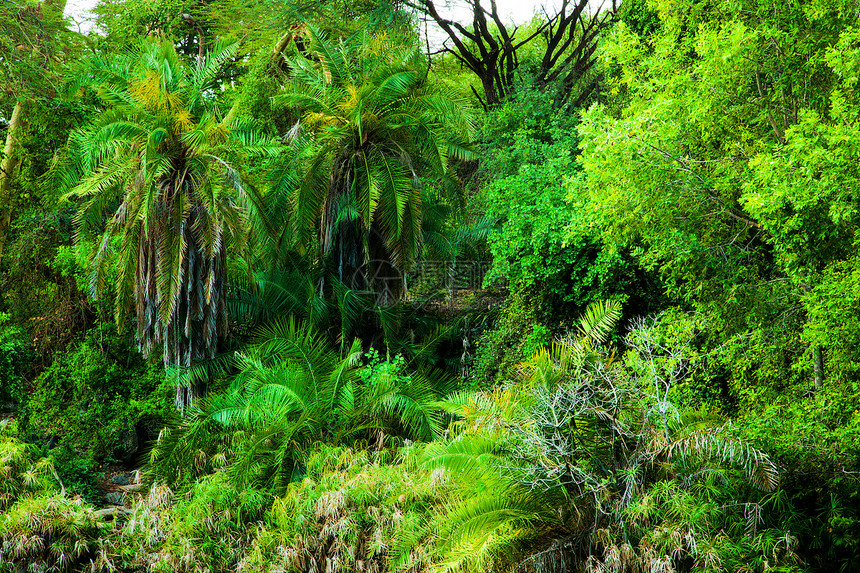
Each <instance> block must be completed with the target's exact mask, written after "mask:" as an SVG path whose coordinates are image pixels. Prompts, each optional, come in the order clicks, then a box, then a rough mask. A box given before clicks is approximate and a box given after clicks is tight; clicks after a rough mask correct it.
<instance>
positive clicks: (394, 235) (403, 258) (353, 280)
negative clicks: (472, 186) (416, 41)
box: [276, 27, 473, 295]
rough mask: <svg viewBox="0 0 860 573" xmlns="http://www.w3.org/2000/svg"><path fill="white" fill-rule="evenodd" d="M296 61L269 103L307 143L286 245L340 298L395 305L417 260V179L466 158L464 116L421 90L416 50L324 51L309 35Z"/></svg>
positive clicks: (355, 43)
mask: <svg viewBox="0 0 860 573" xmlns="http://www.w3.org/2000/svg"><path fill="white" fill-rule="evenodd" d="M309 31H310V35H311V37H310V42H309V45H308V47H307V50H306V51H305V55H300V56H297V57H293V58H289V59H288V60H287V64H288V65H289V67H290V69H291V71H292V78H291V80H290V82H289V83H288V84H287V85H286V86H285V88H284V91H283V93H281V94H280V95H279V96H276V101H277V102H278V103H279V104H281V105H284V106H287V107H289V108H292V109H293V110H295V111H297V112H299V113H300V114H301V119H300V121H299V122H298V124H297V125H296V129H295V131H294V132H293V133H297V134H299V135H306V136H307V137H308V138H309V139H310V146H311V152H310V154H309V159H308V162H307V166H306V168H305V175H304V177H303V178H302V180H301V181H300V182H299V185H298V187H297V189H296V191H295V194H294V196H293V198H292V200H291V204H292V208H293V213H294V214H293V220H294V225H295V230H294V232H295V236H297V237H298V238H299V243H300V244H301V245H303V246H304V248H305V249H307V250H308V251H309V252H318V253H319V255H320V257H321V258H322V260H324V261H325V262H326V263H327V264H328V265H329V268H330V269H331V270H332V272H333V273H334V274H335V275H336V276H337V278H338V280H339V281H341V282H343V283H346V284H347V285H348V286H349V287H350V288H372V289H374V290H377V291H381V292H389V290H391V291H392V292H391V294H394V295H396V293H397V292H399V290H400V285H399V281H400V279H401V277H402V273H403V272H404V271H405V270H406V269H407V268H408V266H409V265H410V263H411V261H412V260H413V259H414V258H415V257H416V256H418V255H419V253H420V249H419V247H420V244H421V217H422V199H421V189H420V184H421V179H420V177H421V176H428V177H434V176H435V177H438V176H443V175H444V174H445V172H446V168H447V164H448V161H449V159H452V158H457V159H462V158H471V157H473V153H472V152H471V151H470V150H469V148H468V147H466V144H465V141H468V139H469V138H470V136H471V133H472V126H471V122H470V116H469V110H468V108H467V107H466V105H465V104H464V103H463V102H460V101H456V100H454V99H451V98H449V97H446V95H445V94H441V93H438V92H436V91H434V90H433V89H432V88H431V87H430V86H428V85H427V84H426V82H425V81H424V80H425V78H424V66H423V64H422V63H421V62H422V58H421V54H420V52H419V51H418V50H417V49H416V48H412V47H408V46H401V45H396V44H394V43H392V42H391V41H390V40H388V39H387V38H386V37H385V36H384V35H377V36H374V37H354V38H351V39H348V40H345V41H342V42H340V43H338V44H333V43H331V42H329V41H327V40H326V39H325V38H324V37H322V36H321V35H320V34H319V33H318V32H317V31H316V30H315V29H314V28H313V27H309Z"/></svg>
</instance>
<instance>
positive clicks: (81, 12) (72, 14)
mask: <svg viewBox="0 0 860 573" xmlns="http://www.w3.org/2000/svg"><path fill="white" fill-rule="evenodd" d="M97 3H98V0H68V2H67V4H66V16H67V17H69V18H71V19H72V20H73V21H74V22H76V23H78V25H79V26H80V27H81V31H83V32H86V31H88V30H89V29H90V27H91V22H92V18H93V15H92V13H91V12H90V10H92V8H93V7H94V6H95V5H96V4H97ZM557 3H558V2H557V0H545V2H541V1H539V0H496V6H498V9H499V13H500V14H502V15H504V16H507V17H508V18H509V19H510V21H512V22H515V23H518V24H521V23H523V22H527V21H529V20H530V19H531V17H532V16H533V15H534V14H535V12H536V11H537V10H539V9H540V6H541V5H542V4H547V5H549V6H553V5H555V4H557ZM444 4H445V1H444V0H441V1H439V7H440V8H439V11H440V13H441V14H442V15H448V14H450V15H451V16H453V17H451V16H449V18H450V19H452V20H463V19H467V18H468V14H469V12H468V10H466V9H464V8H463V6H462V2H460V3H459V4H460V6H459V7H457V6H456V4H457V3H455V2H452V4H453V6H452V8H449V9H447V10H444V11H443V10H442V8H441V6H442V5H444Z"/></svg>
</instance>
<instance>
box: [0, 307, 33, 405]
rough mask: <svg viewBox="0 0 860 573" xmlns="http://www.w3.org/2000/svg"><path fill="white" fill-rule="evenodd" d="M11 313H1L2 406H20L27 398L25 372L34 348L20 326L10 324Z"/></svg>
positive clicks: (0, 401) (0, 390)
mask: <svg viewBox="0 0 860 573" xmlns="http://www.w3.org/2000/svg"><path fill="white" fill-rule="evenodd" d="M8 320H9V315H6V314H3V313H0V403H2V406H0V408H2V409H5V408H6V404H9V403H12V404H14V405H16V406H18V407H20V406H21V405H22V404H23V403H24V402H25V401H26V400H27V395H26V393H25V391H24V390H25V379H24V375H25V373H26V372H27V371H28V370H29V369H30V363H31V361H32V360H33V350H32V348H31V347H30V345H29V344H27V342H26V338H25V336H24V333H23V332H22V331H21V329H20V328H17V327H14V326H10V325H8V324H7V323H8Z"/></svg>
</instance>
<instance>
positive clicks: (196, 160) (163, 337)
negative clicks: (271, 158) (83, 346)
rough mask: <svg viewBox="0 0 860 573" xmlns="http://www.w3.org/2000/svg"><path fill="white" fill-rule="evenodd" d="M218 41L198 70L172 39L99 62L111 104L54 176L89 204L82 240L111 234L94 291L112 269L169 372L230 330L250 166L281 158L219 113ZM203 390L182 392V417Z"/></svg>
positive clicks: (94, 72) (98, 256) (143, 338)
mask: <svg viewBox="0 0 860 573" xmlns="http://www.w3.org/2000/svg"><path fill="white" fill-rule="evenodd" d="M234 51H235V48H234V47H232V46H224V45H221V46H217V47H216V48H215V49H214V50H213V51H212V52H211V53H210V54H209V56H208V57H207V58H206V59H205V60H201V61H200V63H199V64H198V66H197V67H196V68H194V69H189V68H187V67H186V66H184V65H183V64H182V63H181V62H180V60H179V58H178V56H177V54H176V52H175V50H174V49H173V46H172V45H171V44H169V43H167V42H146V43H144V44H143V45H142V46H141V48H140V50H139V51H135V52H131V53H129V54H127V55H125V56H122V57H117V58H113V59H110V60H101V59H96V60H95V61H94V62H93V63H92V65H91V67H89V68H88V69H87V72H86V73H88V74H89V77H85V78H84V79H85V81H87V82H89V83H90V84H91V85H93V87H94V88H95V90H96V93H97V95H98V97H99V98H100V101H101V102H102V103H103V105H104V108H103V109H102V110H101V111H100V112H99V113H98V114H97V115H96V117H95V118H94V119H93V120H92V121H91V122H90V123H88V124H87V125H86V126H85V127H83V128H81V129H79V130H76V131H75V132H73V133H72V135H71V137H70V139H69V150H68V154H67V158H66V159H65V161H64V162H63V163H62V164H61V165H60V167H59V168H58V170H57V171H56V179H57V181H58V182H59V183H60V186H61V188H62V189H65V190H67V191H66V193H65V197H67V198H70V199H79V200H80V201H81V203H80V208H79V212H78V216H77V218H76V221H77V225H78V233H79V235H86V234H88V233H90V232H92V231H100V230H101V225H102V222H103V221H104V220H105V219H104V217H105V216H107V218H106V223H105V227H104V233H103V235H102V238H101V240H100V241H99V242H98V244H97V246H96V247H95V251H94V253H93V260H92V265H93V268H94V272H93V275H92V280H91V284H90V288H91V291H92V293H93V294H94V295H98V294H99V293H101V292H102V291H103V290H104V288H105V282H106V275H107V271H108V269H109V268H110V265H111V264H112V263H114V259H115V265H116V269H117V271H116V284H115V289H116V305H115V315H116V320H117V323H118V324H123V323H124V321H125V316H126V312H127V311H128V310H129V309H133V310H134V312H135V315H136V319H137V320H136V323H137V338H138V342H139V344H140V348H141V350H142V351H143V352H144V354H149V353H150V352H151V351H152V350H153V349H155V348H156V347H157V346H158V345H159V344H160V345H162V347H163V361H164V364H165V366H185V367H187V366H190V365H192V364H193V363H194V362H195V361H197V360H200V359H202V358H205V357H212V356H214V355H215V353H216V352H217V350H218V344H219V340H220V339H221V338H222V337H223V336H224V333H225V328H226V324H227V316H226V312H225V310H226V307H225V293H224V270H225V266H226V263H227V249H228V242H229V240H230V239H241V238H242V236H243V235H244V234H245V233H246V231H247V229H248V226H249V221H250V219H249V213H250V212H251V211H252V210H253V207H252V204H253V202H254V201H255V200H257V198H256V195H255V192H254V191H253V189H252V188H251V187H250V186H249V185H248V184H247V183H246V181H247V176H246V174H243V173H242V172H241V171H240V169H242V162H243V161H244V160H245V158H247V157H248V155H249V154H256V155H265V154H274V153H277V150H278V147H277V146H276V145H274V144H271V143H269V142H268V141H266V140H263V139H261V138H260V137H258V136H257V135H256V134H255V132H254V130H253V128H252V126H251V125H249V124H247V123H243V122H240V121H237V120H235V119H234V118H232V117H231V116H229V115H227V116H226V117H224V118H223V119H222V118H219V117H218V114H217V108H216V106H215V105H214V102H213V101H212V95H213V94H212V90H213V88H217V86H215V85H213V84H212V78H213V76H214V74H215V73H217V70H218V69H219V67H220V66H221V65H222V64H223V63H224V62H225V61H226V60H228V59H229V58H230V57H231V56H232V54H233V53H234ZM205 391H206V386H205V384H203V383H197V384H191V385H190V386H188V387H186V386H184V385H179V386H178V387H177V394H176V407H177V409H179V410H180V411H182V412H185V411H186V410H187V409H188V408H189V407H190V406H191V405H192V402H193V400H194V399H195V398H198V397H200V396H202V395H203V394H205Z"/></svg>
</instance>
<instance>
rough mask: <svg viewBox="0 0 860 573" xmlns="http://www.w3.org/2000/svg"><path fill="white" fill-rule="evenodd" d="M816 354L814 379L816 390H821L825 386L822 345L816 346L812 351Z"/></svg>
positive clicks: (813, 368)
mask: <svg viewBox="0 0 860 573" xmlns="http://www.w3.org/2000/svg"><path fill="white" fill-rule="evenodd" d="M812 352H813V354H814V360H815V362H814V364H813V367H812V370H813V374H814V378H815V389H816V390H819V389H820V388H821V386H822V384H824V356H823V355H822V352H821V345H820V344H816V345H815V348H814V349H813V350H812Z"/></svg>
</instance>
